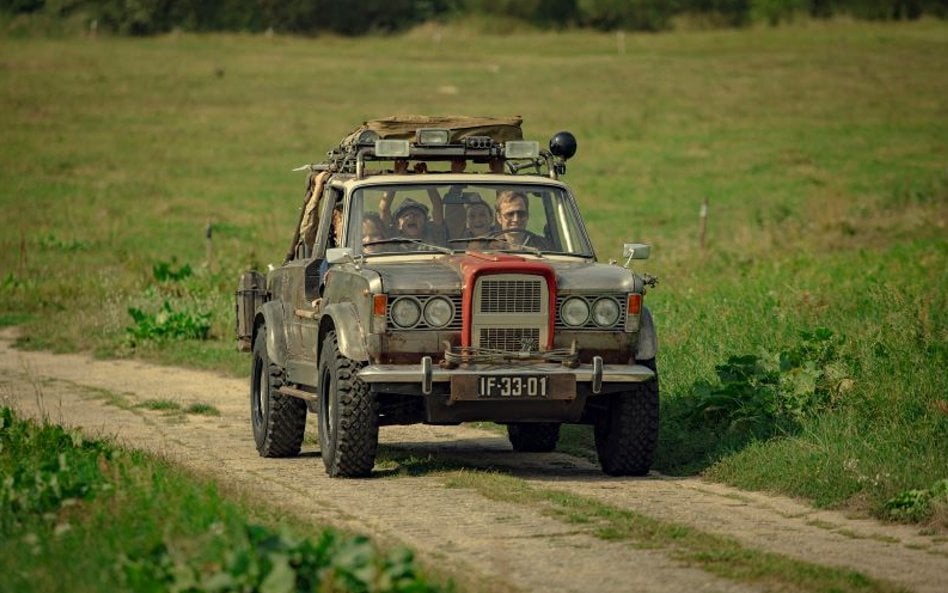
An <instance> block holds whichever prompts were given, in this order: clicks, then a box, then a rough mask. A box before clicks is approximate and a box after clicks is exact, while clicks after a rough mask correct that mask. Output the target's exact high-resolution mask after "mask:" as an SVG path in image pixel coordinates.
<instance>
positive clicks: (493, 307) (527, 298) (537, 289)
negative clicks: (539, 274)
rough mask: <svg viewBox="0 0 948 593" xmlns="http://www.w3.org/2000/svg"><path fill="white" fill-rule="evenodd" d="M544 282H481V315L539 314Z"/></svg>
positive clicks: (540, 280)
mask: <svg viewBox="0 0 948 593" xmlns="http://www.w3.org/2000/svg"><path fill="white" fill-rule="evenodd" d="M542 306H543V280H542V279H541V278H536V279H529V280H488V279H486V278H485V279H484V280H481V306H480V310H479V312H480V313H539V312H540V309H541V308H542Z"/></svg>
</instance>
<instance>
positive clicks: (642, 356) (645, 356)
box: [635, 307, 658, 360]
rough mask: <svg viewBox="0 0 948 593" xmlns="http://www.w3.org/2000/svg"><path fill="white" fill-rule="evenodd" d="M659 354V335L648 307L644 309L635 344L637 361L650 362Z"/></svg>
mask: <svg viewBox="0 0 948 593" xmlns="http://www.w3.org/2000/svg"><path fill="white" fill-rule="evenodd" d="M656 354H658V334H657V333H656V331H655V322H654V321H653V320H652V312H651V311H650V310H649V308H648V307H642V316H641V318H640V320H639V333H638V336H637V338H636V343H635V359H636V360H649V359H651V358H655V355H656Z"/></svg>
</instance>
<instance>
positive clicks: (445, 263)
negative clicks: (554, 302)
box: [366, 254, 635, 294]
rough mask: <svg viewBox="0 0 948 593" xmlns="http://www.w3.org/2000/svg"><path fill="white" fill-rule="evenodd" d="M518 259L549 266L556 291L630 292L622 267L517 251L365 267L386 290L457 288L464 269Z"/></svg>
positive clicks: (628, 274)
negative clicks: (372, 272) (552, 273)
mask: <svg viewBox="0 0 948 593" xmlns="http://www.w3.org/2000/svg"><path fill="white" fill-rule="evenodd" d="M518 262H521V263H524V264H526V265H528V266H530V265H537V264H539V265H541V266H549V268H552V270H553V271H554V273H555V275H556V283H557V292H559V293H563V292H567V293H577V292H610V293H621V292H633V291H634V288H635V279H634V276H633V274H632V272H630V271H629V270H626V269H625V268H622V267H619V266H614V265H608V264H599V263H595V262H562V261H554V260H551V259H536V258H532V257H531V258H526V257H519V256H516V255H496V256H495V255H493V254H491V255H477V254H474V255H472V254H466V255H455V256H447V255H445V256H436V257H433V258H431V259H428V260H425V261H412V262H404V261H402V262H392V263H378V264H374V265H372V266H366V267H367V268H369V269H371V270H373V271H374V272H376V273H377V274H378V275H379V277H380V278H381V281H382V289H383V290H384V291H385V292H387V293H414V294H417V293H426V292H440V293H446V292H460V291H461V288H462V284H463V276H464V270H465V269H470V268H471V267H476V268H481V267H482V266H487V267H493V266H492V265H491V264H495V263H500V264H508V265H510V264H513V265H516V263H518Z"/></svg>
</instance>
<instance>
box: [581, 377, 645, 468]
mask: <svg viewBox="0 0 948 593" xmlns="http://www.w3.org/2000/svg"><path fill="white" fill-rule="evenodd" d="M639 364H641V365H643V366H647V367H649V368H650V369H652V370H653V371H654V370H655V360H647V361H640V362H639ZM607 397H608V398H609V399H608V401H607V404H606V409H605V411H604V413H603V414H602V415H601V416H600V417H599V419H598V420H597V421H596V425H595V429H594V433H595V437H596V452H597V453H598V456H599V464H600V465H601V466H602V471H603V472H605V473H606V474H609V475H610V476H644V475H645V474H647V473H648V470H649V469H650V468H651V467H652V457H653V456H654V454H655V446H656V445H657V443H658V406H659V404H658V374H657V373H656V375H655V377H653V378H652V379H651V380H649V381H645V382H643V383H636V384H635V385H634V386H633V387H632V389H630V390H629V391H627V392H624V393H614V394H611V395H609V396H607Z"/></svg>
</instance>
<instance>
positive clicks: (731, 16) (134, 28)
mask: <svg viewBox="0 0 948 593" xmlns="http://www.w3.org/2000/svg"><path fill="white" fill-rule="evenodd" d="M0 12H2V13H6V14H8V15H17V14H25V13H31V14H33V13H39V14H43V15H45V16H47V17H49V18H74V17H76V16H77V15H81V16H82V17H85V18H88V19H89V22H90V23H92V22H95V24H96V26H97V27H99V28H101V29H103V30H107V31H112V32H114V33H118V34H123V35H152V34H156V33H164V32H167V31H171V30H174V29H180V30H185V31H199V32H200V31H250V32H262V31H268V30H270V31H275V32H280V33H295V34H303V35H318V34H320V33H327V32H332V33H338V34H342V35H361V34H366V33H392V32H397V31H401V30H405V29H407V28H410V27H412V26H414V25H417V24H419V23H424V22H428V21H447V20H456V19H463V18H464V17H465V16H468V15H488V16H490V17H500V18H505V19H513V20H515V21H522V22H524V23H527V24H529V25H531V26H535V27H539V28H545V29H565V28H592V29H597V30H601V31H614V30H626V31H662V30H666V29H669V28H670V27H671V26H672V23H673V20H674V19H675V18H676V17H679V16H681V15H690V16H693V17H696V18H700V19H703V20H704V21H705V22H707V23H710V24H712V25H716V26H725V27H741V26H746V25H749V24H751V23H754V22H767V23H770V24H774V25H776V24H779V23H780V22H783V21H788V20H792V19H793V18H795V17H797V16H799V15H807V16H810V17H814V18H830V17H833V16H837V15H849V16H852V17H854V18H859V19H871V20H914V19H918V18H921V17H922V16H935V17H938V18H945V17H946V16H948V0H216V1H213V2H208V1H207V0H0Z"/></svg>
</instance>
